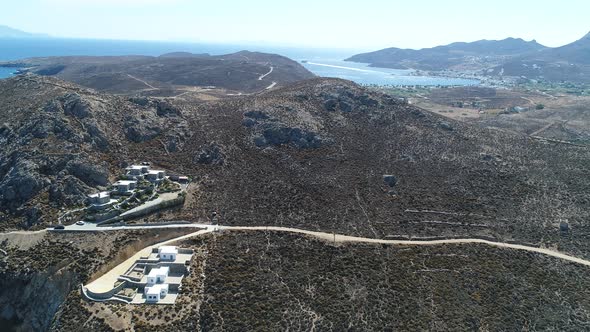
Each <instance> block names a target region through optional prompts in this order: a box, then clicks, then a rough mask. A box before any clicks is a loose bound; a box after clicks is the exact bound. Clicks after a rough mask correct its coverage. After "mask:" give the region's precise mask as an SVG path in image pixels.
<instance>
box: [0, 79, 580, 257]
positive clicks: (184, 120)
mask: <svg viewBox="0 0 590 332" xmlns="http://www.w3.org/2000/svg"><path fill="white" fill-rule="evenodd" d="M31 89H35V91H37V93H36V95H35V96H34V98H33V97H31V96H29V92H28V91H31ZM73 92H75V93H77V95H78V96H79V97H80V98H81V100H82V101H83V102H81V105H86V106H80V107H70V106H69V105H71V104H72V103H71V102H67V100H66V102H62V101H61V100H64V98H66V99H67V98H72V97H71V94H72V93H73ZM0 95H2V98H3V99H4V100H5V101H6V102H5V103H4V105H8V107H6V106H5V107H4V108H3V112H4V118H12V119H14V120H13V122H12V123H11V124H5V126H6V127H7V129H4V130H3V135H2V139H4V140H5V142H6V143H4V144H3V145H2V149H3V153H2V156H3V160H2V163H1V164H2V165H5V166H3V167H2V168H1V169H2V170H3V173H2V175H3V178H2V182H0V193H2V194H3V195H7V194H9V195H10V194H13V193H14V195H15V197H16V198H18V199H14V200H2V203H3V209H4V217H3V218H4V219H5V222H4V223H3V225H23V226H31V225H36V224H46V223H48V222H51V221H52V220H54V219H52V218H53V215H52V214H51V213H55V211H56V210H57V209H59V208H62V207H66V206H69V205H70V201H72V202H74V201H76V202H79V201H80V199H81V198H82V197H83V196H82V195H81V194H76V195H72V196H73V197H75V198H71V199H70V201H66V200H63V199H61V198H60V197H61V196H60V192H61V191H60V190H58V189H59V188H61V187H63V188H64V190H66V189H67V190H66V192H67V193H69V192H76V193H86V192H88V191H90V188H91V187H100V186H101V185H104V182H101V183H97V182H96V181H97V179H99V181H106V179H109V178H112V177H113V176H114V174H117V173H116V172H118V170H119V169H120V167H121V166H123V165H125V164H126V163H131V162H133V161H141V160H147V161H151V162H154V163H155V164H156V165H159V166H161V167H164V168H166V169H169V170H170V171H173V172H178V173H181V174H187V175H189V176H191V177H192V178H193V180H194V185H193V186H191V189H190V192H189V199H187V202H186V204H185V207H184V208H183V209H180V210H175V211H174V213H173V215H171V216H169V218H173V219H186V220H194V221H206V220H207V218H208V217H209V216H210V213H211V211H212V210H216V211H218V212H219V218H220V222H222V223H226V224H231V225H282V226H295V227H301V228H307V229H311V230H314V229H318V230H324V231H338V232H342V233H348V234H351V235H365V236H371V237H381V238H383V237H409V236H413V237H420V236H427V237H428V236H444V237H465V236H485V237H492V238H496V239H502V240H515V241H521V242H531V243H537V244H543V245H547V246H561V247H562V249H565V250H568V251H570V252H572V253H574V254H578V253H581V254H583V255H588V254H589V251H588V247H587V244H585V241H583V238H584V236H585V234H587V232H588V224H587V219H588V218H587V217H588V212H587V211H588V204H589V202H590V198H589V194H588V184H587V181H585V179H587V178H588V172H589V169H588V167H587V166H588V165H589V163H588V158H589V156H588V150H587V149H586V148H584V147H577V146H565V145H557V146H556V145H554V144H551V143H545V142H539V141H537V140H534V139H531V138H529V137H527V136H526V135H522V134H514V133H508V132H503V131H501V130H496V129H487V128H483V129H482V128H479V127H477V126H472V125H468V124H464V123H461V122H456V121H453V120H450V119H447V118H444V117H441V116H437V115H434V114H432V113H429V112H427V111H424V110H421V109H418V108H415V107H412V106H408V105H405V104H403V103H401V102H398V101H396V100H395V99H392V98H391V97H388V96H385V95H382V94H378V93H374V92H369V91H367V90H364V89H362V88H360V87H358V86H356V85H354V84H352V83H350V82H346V81H341V80H334V79H317V80H311V81H305V82H302V83H298V84H295V85H292V86H290V87H287V88H284V89H280V90H277V91H270V92H267V93H264V94H261V95H257V96H244V97H240V98H231V99H226V100H223V101H218V102H208V103H204V104H190V103H181V102H178V101H174V100H170V101H167V100H161V99H150V98H130V99H125V98H122V97H113V96H110V95H105V94H99V93H95V92H91V91H87V90H83V89H81V88H78V87H76V86H73V85H69V84H66V83H63V82H61V81H58V80H55V79H52V78H41V77H37V76H21V77H16V78H13V79H10V80H6V81H4V82H2V83H0ZM67 96H70V97H67ZM68 100H69V99H68ZM56 103H57V106H55V105H56ZM60 103H61V104H60ZM62 109H63V110H62ZM37 117H46V118H48V119H53V120H51V121H55V122H56V123H58V124H63V126H64V128H65V129H60V127H59V126H58V125H52V126H50V127H49V128H48V129H47V130H45V131H42V133H41V134H38V133H37V131H36V130H37V129H36V127H35V126H33V124H35V123H38V122H35V121H31V120H30V119H35V118H37ZM19 121H22V123H20V122H19ZM39 123H43V124H47V123H53V122H49V121H40V122H39ZM17 124H18V125H17ZM16 128H20V129H19V130H18V131H17V129H16ZM28 128H31V129H30V130H29V129H28ZM93 128H96V130H95V129H93ZM25 129H26V130H25ZM68 132H74V133H76V135H70V136H71V137H70V136H63V135H64V133H68ZM35 135H37V136H39V137H35ZM101 137H105V138H106V139H105V140H101ZM49 142H51V143H49ZM68 163H74V165H84V167H82V166H79V167H74V166H68ZM89 169H90V170H89ZM95 171H96V172H95ZM88 173H90V174H92V175H91V176H88ZM96 174H101V175H102V176H96ZM385 176H387V177H385ZM25 180H26V181H30V182H29V183H31V184H33V185H27V186H22V185H15V181H17V182H19V181H20V182H22V181H25ZM22 187H26V188H29V189H30V190H26V191H25V192H21V191H15V188H22ZM52 188H55V189H52ZM72 188H74V189H75V190H74V189H72ZM62 191H63V190H62ZM17 194H18V196H16V195H17ZM4 197H6V196H4ZM31 211H34V213H33V212H31ZM561 223H563V224H567V225H568V226H567V227H568V232H567V233H566V234H564V233H562V232H561V231H560V224H561Z"/></svg>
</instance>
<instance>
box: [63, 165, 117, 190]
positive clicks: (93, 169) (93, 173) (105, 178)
mask: <svg viewBox="0 0 590 332" xmlns="http://www.w3.org/2000/svg"><path fill="white" fill-rule="evenodd" d="M66 170H67V172H68V173H69V174H71V175H73V176H75V177H77V178H78V179H80V180H81V181H82V182H84V183H86V184H87V185H89V186H106V185H108V184H109V170H108V167H107V166H106V165H105V164H102V165H97V164H90V163H88V162H84V161H80V160H72V161H70V162H69V163H68V164H67V166H66Z"/></svg>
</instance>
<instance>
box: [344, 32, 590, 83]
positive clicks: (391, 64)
mask: <svg viewBox="0 0 590 332" xmlns="http://www.w3.org/2000/svg"><path fill="white" fill-rule="evenodd" d="M589 55H590V33H589V34H587V35H586V36H584V37H583V38H582V39H580V40H578V41H576V42H573V43H571V44H568V45H565V46H562V47H557V48H551V47H546V46H543V45H541V44H539V43H537V42H536V41H535V40H532V41H525V40H523V39H520V38H507V39H504V40H479V41H475V42H471V43H464V42H458V43H452V44H449V45H444V46H437V47H433V48H424V49H420V50H413V49H401V48H395V47H392V48H386V49H382V50H378V51H375V52H369V53H362V54H357V55H354V56H351V57H350V58H348V59H345V61H351V62H360V63H368V64H369V65H370V66H372V67H382V68H394V69H416V70H423V71H433V72H443V71H454V72H463V73H465V72H470V73H472V74H477V75H483V76H495V77H517V78H524V79H529V80H531V79H532V80H547V81H553V82H560V81H564V80H565V81H571V82H581V83H590V56H589Z"/></svg>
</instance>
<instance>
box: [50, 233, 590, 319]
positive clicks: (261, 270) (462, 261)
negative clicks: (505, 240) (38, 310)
mask: <svg viewBox="0 0 590 332" xmlns="http://www.w3.org/2000/svg"><path fill="white" fill-rule="evenodd" d="M182 245H183V246H185V247H192V248H193V249H195V252H196V255H195V257H194V258H193V260H192V261H191V274H190V275H188V276H187V277H186V278H185V280H184V281H183V290H182V292H181V294H180V296H179V298H178V300H177V303H176V304H175V305H174V306H163V305H160V306H150V305H147V306H141V305H140V306H137V305H127V304H120V303H96V302H87V301H85V300H82V299H81V298H80V295H79V294H78V293H77V292H72V293H71V294H70V295H69V296H68V297H67V299H66V300H65V302H64V304H63V305H62V306H61V308H60V311H59V313H58V314H57V315H56V317H55V319H54V321H53V323H52V330H54V331H78V330H79V329H80V328H84V329H94V330H101V331H196V330H198V331H201V330H202V331H225V330H231V331H238V330H265V331H285V330H295V331H309V330H319V331H325V330H328V331H343V330H353V331H361V330H362V331H396V330H401V331H410V330H411V331H414V330H428V331H465V330H475V331H478V330H490V331H498V330H506V331H507V330H522V329H524V330H560V331H579V330H584V329H585V327H586V326H587V324H588V322H589V321H590V312H589V310H588V308H589V306H590V303H589V302H588V299H587V297H586V296H584V294H585V291H584V290H585V289H586V288H587V287H588V286H589V285H588V279H587V278H586V273H587V267H586V266H579V265H575V264H569V263H564V262H563V261H560V260H557V259H553V258H548V257H544V256H539V255H536V254H531V253H524V252H514V251H510V250H507V249H499V248H490V247H486V246H482V245H445V246H432V247H411V246H409V247H400V246H388V245H369V244H338V245H333V244H332V243H328V242H324V241H320V240H316V239H312V238H308V237H305V236H299V235H290V234H281V233H274V232H268V233H266V232H264V231H262V232H254V233H252V232H236V233H234V232H231V233H228V234H224V233H221V234H209V235H207V236H204V237H202V238H196V239H191V240H186V241H185V242H184V243H182Z"/></svg>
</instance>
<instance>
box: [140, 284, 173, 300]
mask: <svg viewBox="0 0 590 332" xmlns="http://www.w3.org/2000/svg"><path fill="white" fill-rule="evenodd" d="M144 294H145V298H146V300H147V302H158V301H160V299H161V298H163V297H165V296H166V295H167V294H168V284H157V285H153V286H150V287H146V288H145V289H144Z"/></svg>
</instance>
